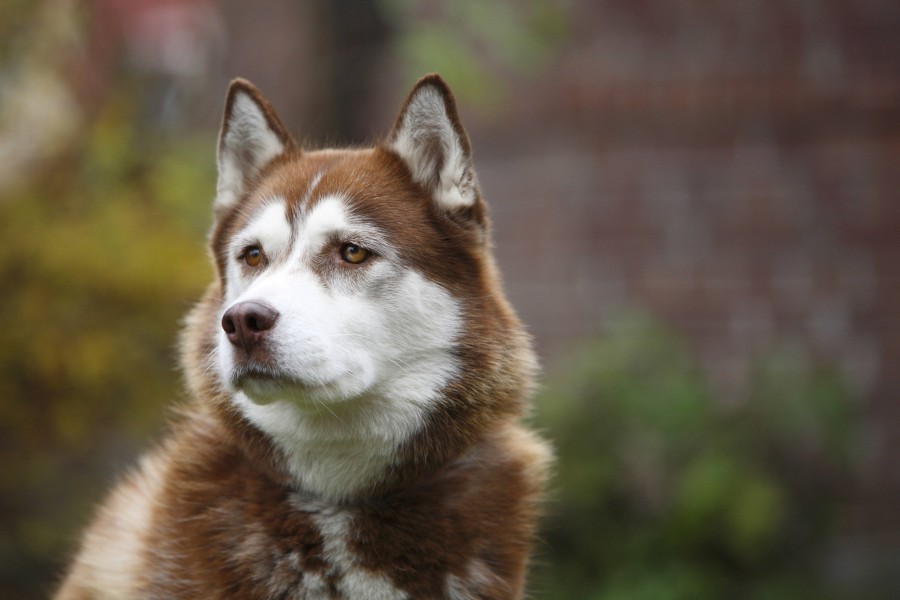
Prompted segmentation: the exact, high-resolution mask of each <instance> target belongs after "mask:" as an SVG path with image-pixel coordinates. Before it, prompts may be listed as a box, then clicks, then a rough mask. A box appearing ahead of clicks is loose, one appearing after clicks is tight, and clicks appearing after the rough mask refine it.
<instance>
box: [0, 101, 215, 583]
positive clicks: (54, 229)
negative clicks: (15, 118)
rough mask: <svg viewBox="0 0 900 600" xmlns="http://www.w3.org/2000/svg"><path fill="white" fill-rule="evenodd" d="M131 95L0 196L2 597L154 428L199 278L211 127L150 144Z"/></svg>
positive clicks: (203, 277)
mask: <svg viewBox="0 0 900 600" xmlns="http://www.w3.org/2000/svg"><path fill="white" fill-rule="evenodd" d="M129 100H130V99H129V98H126V97H122V98H121V99H120V100H119V101H114V102H112V103H110V105H109V106H108V107H107V109H106V111H105V112H104V114H103V115H102V116H101V118H100V119H99V120H98V121H97V123H96V124H95V126H94V127H93V128H92V130H90V131H88V132H86V136H85V138H84V141H83V146H82V147H80V148H77V149H75V150H74V151H73V152H72V153H71V155H70V156H69V157H68V158H63V159H60V160H58V161H56V162H55V163H54V164H52V165H47V166H46V168H44V169H43V170H42V172H41V173H40V176H39V177H35V178H32V179H31V180H30V181H29V183H28V184H27V185H26V186H25V187H22V188H20V189H18V190H16V191H15V192H14V193H12V194H11V195H9V196H7V197H5V198H3V199H2V201H0V236H2V238H3V244H2V245H0V285H2V288H3V290H4V293H3V294H0V314H2V315H3V317H4V326H3V327H0V439H2V440H3V442H2V444H0V461H2V465H3V466H2V468H3V476H2V477H0V486H2V487H0V508H2V510H0V520H2V524H0V527H2V529H3V531H4V536H3V537H2V538H0V539H2V541H0V582H2V586H0V587H2V590H0V591H3V592H4V593H3V594H2V595H4V597H25V595H26V592H24V591H21V590H26V589H28V585H32V582H33V581H44V582H49V581H50V580H51V578H52V575H51V573H52V569H53V568H54V566H55V565H57V564H58V563H59V561H60V560H63V559H64V558H65V554H66V551H67V550H69V549H71V547H72V543H73V541H74V539H73V535H74V532H75V531H77V530H78V529H79V528H80V527H81V526H82V525H84V524H85V521H86V519H87V517H88V515H89V513H90V510H91V506H92V505H93V504H94V503H96V502H97V501H99V500H100V499H101V497H102V492H103V490H104V489H105V488H106V487H107V486H108V485H109V484H110V481H109V477H110V475H109V473H110V472H120V471H121V470H122V469H124V468H125V467H126V466H127V465H128V464H129V463H130V462H131V461H132V459H133V456H134V454H135V452H136V451H137V449H138V448H139V447H140V446H143V445H145V444H146V439H147V437H149V436H150V435H151V434H152V433H153V432H154V431H156V430H157V429H158V428H159V426H160V424H161V422H162V420H163V418H164V407H166V406H167V405H169V404H170V403H171V402H172V400H173V399H175V398H177V394H178V389H179V385H180V382H179V375H178V372H177V369H176V362H175V343H176V335H177V327H178V322H179V320H180V318H181V315H183V314H184V312H185V311H186V310H187V309H188V308H189V307H190V305H191V303H192V302H193V301H194V300H195V299H196V298H198V297H199V295H200V294H201V292H202V290H203V288H204V287H205V285H206V284H207V282H208V281H209V277H210V269H209V266H208V261H207V255H206V249H205V245H204V243H203V239H204V232H205V228H206V226H207V219H208V214H209V207H210V203H211V200H212V195H213V193H214V189H215V184H214V170H213V169H214V152H215V147H214V141H213V136H212V135H211V134H210V135H209V136H206V137H204V139H203V140H202V142H197V141H195V140H191V139H185V140H180V141H179V142H178V143H177V144H176V145H174V146H168V145H164V144H161V143H160V142H158V141H157V142H154V141H153V140H152V139H148V136H147V135H142V134H141V133H140V132H139V131H137V130H136V129H135V127H134V125H133V119H132V117H131V115H130V114H129V111H128V110H127V108H126V107H127V106H130V105H131V104H132V103H131V102H130V101H129ZM201 215H202V216H201ZM11 590H19V592H16V593H13V592H11Z"/></svg>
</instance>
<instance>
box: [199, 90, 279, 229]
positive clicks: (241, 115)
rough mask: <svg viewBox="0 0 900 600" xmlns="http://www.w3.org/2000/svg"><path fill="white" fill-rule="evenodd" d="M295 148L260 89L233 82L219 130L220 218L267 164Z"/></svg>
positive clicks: (217, 186) (216, 202) (218, 197)
mask: <svg viewBox="0 0 900 600" xmlns="http://www.w3.org/2000/svg"><path fill="white" fill-rule="evenodd" d="M295 147H296V144H295V143H294V140H293V138H292V137H291V135H290V134H289V133H288V132H287V129H286V128H285V126H284V124H283V123H282V122H281V119H279V118H278V115H277V114H276V113H275V109H274V108H272V105H271V104H269V102H268V100H266V99H265V98H264V97H263V95H262V94H261V93H260V92H259V90H257V89H256V87H255V86H254V85H253V84H252V83H250V82H249V81H246V80H244V79H235V80H234V81H232V82H231V85H229V86H228V96H227V97H226V99H225V114H224V116H223V117H222V128H221V130H220V131H219V147H218V157H217V164H218V169H219V179H218V182H217V184H216V201H215V204H214V210H215V213H216V215H217V216H218V215H221V214H222V213H223V212H224V211H226V210H227V209H228V208H230V207H231V206H233V205H234V204H235V203H236V202H237V201H238V200H240V199H241V196H242V195H243V194H244V193H245V192H246V191H247V189H248V187H249V183H250V182H252V181H253V179H254V178H256V176H257V175H259V172H260V170H261V169H262V168H263V167H264V166H265V165H266V164H267V163H269V162H270V161H271V160H272V159H274V158H275V157H277V156H280V155H282V154H284V153H285V152H288V151H290V150H294V149H295Z"/></svg>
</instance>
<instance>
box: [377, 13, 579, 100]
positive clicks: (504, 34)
mask: <svg viewBox="0 0 900 600" xmlns="http://www.w3.org/2000/svg"><path fill="white" fill-rule="evenodd" d="M381 4H382V7H383V8H384V10H385V12H386V14H387V15H388V16H389V17H390V18H391V19H392V20H393V21H394V22H395V23H396V24H397V32H396V41H395V51H396V54H397V56H398V57H400V58H401V61H402V62H403V63H404V65H405V68H406V71H407V73H408V77H407V78H408V79H410V80H413V79H415V78H417V77H419V76H421V75H422V74H423V73H429V72H432V71H438V72H440V73H441V74H442V75H443V76H444V77H445V78H446V79H447V80H448V81H449V82H451V84H452V85H453V89H454V92H455V93H456V94H458V95H459V96H460V97H461V98H463V99H464V100H465V102H466V103H467V104H472V105H478V106H480V107H481V108H495V107H499V106H502V105H503V102H504V94H505V93H506V89H505V87H504V84H503V77H504V76H508V75H510V74H530V73H534V72H536V71H538V70H539V69H541V68H542V67H544V66H545V65H546V64H547V62H548V61H549V60H550V58H551V57H552V56H553V55H554V54H555V52H556V51H557V50H558V49H559V47H560V46H561V45H562V44H563V43H564V41H565V38H566V30H567V13H568V10H567V9H568V2H566V1H564V0H527V1H525V2H507V1H501V2H482V1H480V0H459V1H457V2H447V3H439V4H434V3H427V2H421V1H418V0H382V1H381Z"/></svg>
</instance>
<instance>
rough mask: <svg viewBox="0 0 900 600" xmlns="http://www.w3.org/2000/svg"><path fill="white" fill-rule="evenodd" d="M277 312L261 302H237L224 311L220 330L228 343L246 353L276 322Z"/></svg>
mask: <svg viewBox="0 0 900 600" xmlns="http://www.w3.org/2000/svg"><path fill="white" fill-rule="evenodd" d="M278 314H279V313H278V311H277V310H275V309H274V308H272V307H271V306H269V305H268V304H263V303H262V302H239V303H237V304H235V305H234V306H232V307H231V308H229V309H228V310H227V311H225V314H224V315H223V316H222V329H224V330H225V335H226V336H228V341H229V342H231V343H232V344H234V345H235V346H241V347H242V348H244V349H245V350H247V351H248V352H249V351H250V349H251V348H253V346H255V345H256V344H257V343H259V341H260V340H262V339H263V338H264V337H265V335H266V332H267V331H268V330H270V329H272V326H273V325H275V321H277V320H278Z"/></svg>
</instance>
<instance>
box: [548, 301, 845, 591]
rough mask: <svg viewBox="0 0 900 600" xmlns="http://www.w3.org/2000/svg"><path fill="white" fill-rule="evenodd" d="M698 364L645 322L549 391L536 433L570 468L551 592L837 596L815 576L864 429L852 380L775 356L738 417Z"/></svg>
mask: <svg viewBox="0 0 900 600" xmlns="http://www.w3.org/2000/svg"><path fill="white" fill-rule="evenodd" d="M688 356H689V353H688V352H687V351H686V349H685V348H683V347H681V345H680V344H679V343H678V340H677V338H676V337H675V336H673V335H672V334H671V333H670V332H668V331H666V330H665V329H663V328H662V327H661V326H660V325H658V324H656V323H653V322H651V321H649V320H647V319H642V318H636V317H631V318H627V319H624V320H623V322H622V323H620V324H619V326H618V327H617V328H616V329H615V330H614V331H613V332H612V333H611V334H610V335H608V336H607V337H606V338H604V339H603V340H602V341H598V342H596V343H593V344H591V345H588V346H586V347H584V348H583V349H581V350H580V351H579V352H576V353H575V354H574V355H573V356H572V357H571V358H570V359H569V360H568V361H567V362H566V365H565V368H564V369H563V370H562V371H560V372H558V373H556V375H555V376H554V377H551V378H550V381H549V382H548V385H547V387H546V389H545V391H544V392H543V393H542V394H541V395H540V397H539V398H538V406H537V408H538V411H537V415H536V420H537V421H538V423H539V424H541V425H542V426H543V427H545V428H546V429H547V434H548V435H549V436H550V437H551V438H552V439H553V440H554V442H555V444H556V445H557V449H558V454H559V464H558V474H557V480H556V486H555V493H554V494H553V495H552V496H551V502H550V517H549V518H548V520H547V523H546V528H545V534H544V536H545V541H546V551H545V553H544V557H543V564H541V563H540V562H539V569H538V573H537V575H536V577H535V586H536V588H537V591H538V592H539V593H540V592H546V594H547V597H559V598H591V599H593V598H596V599H602V600H614V599H620V598H621V599H624V598H628V599H636V600H640V599H644V598H646V599H648V600H651V599H652V600H667V599H672V600H675V599H682V598H683V599H692V600H694V599H702V598H828V597H832V596H829V593H828V590H825V589H823V588H822V587H821V584H818V583H817V581H819V580H820V579H821V578H820V577H817V575H818V574H817V573H815V571H814V569H815V559H816V552H817V550H819V549H820V548H821V544H822V542H823V540H824V539H825V538H826V536H827V534H828V527H829V515H830V510H831V508H832V504H833V500H832V498H833V495H832V494H830V493H829V485H830V483H831V482H832V481H834V479H835V477H836V476H837V475H838V474H841V473H844V472H845V471H843V467H845V466H847V465H848V460H849V457H848V448H849V447H850V445H849V441H850V437H851V433H852V429H853V423H854V420H853V418H852V413H851V411H850V410H849V408H848V406H849V405H848V403H847V395H846V393H845V392H844V390H843V388H842V387H841V386H840V383H839V381H838V380H837V378H836V377H834V376H833V375H832V374H830V373H828V372H824V371H817V370H815V369H812V368H809V367H806V366H804V365H802V364H799V363H798V362H797V361H791V360H789V357H787V356H786V355H785V354H784V353H777V354H775V355H774V356H773V357H771V358H770V359H769V360H766V361H763V362H762V363H761V364H760V366H759V367H758V368H757V369H756V372H755V374H754V381H756V382H757V383H756V385H755V386H754V388H753V390H752V392H751V394H750V398H749V399H748V401H747V402H746V403H743V404H741V405H740V406H738V407H731V408H727V409H726V408H725V406H724V405H723V404H724V403H722V402H720V401H717V399H716V398H714V397H713V395H712V394H711V393H710V391H709V389H708V387H707V385H706V383H705V381H704V380H703V378H702V376H701V375H700V373H699V371H698V370H697V369H696V368H695V366H694V365H693V364H692V363H691V361H690V360H688V358H687V357H688Z"/></svg>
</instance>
